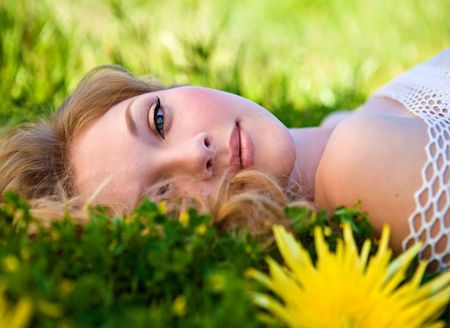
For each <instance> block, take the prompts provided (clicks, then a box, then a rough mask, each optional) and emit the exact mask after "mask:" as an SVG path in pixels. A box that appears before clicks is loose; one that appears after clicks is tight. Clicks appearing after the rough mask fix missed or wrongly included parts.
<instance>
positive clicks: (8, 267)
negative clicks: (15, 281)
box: [3, 255, 20, 272]
mask: <svg viewBox="0 0 450 328" xmlns="http://www.w3.org/2000/svg"><path fill="white" fill-rule="evenodd" d="M19 265H20V263H19V260H18V259H17V257H15V256H14V255H8V256H6V257H5V258H4V259H3V268H4V269H5V271H7V272H14V271H16V270H17V269H18V268H19Z"/></svg>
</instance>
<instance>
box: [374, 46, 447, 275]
mask: <svg viewBox="0 0 450 328" xmlns="http://www.w3.org/2000/svg"><path fill="white" fill-rule="evenodd" d="M375 95H376V96H383V97H388V98H392V99H395V100H397V101H399V102H400V103H401V104H403V106H404V107H405V108H406V109H408V110H409V111H410V112H411V113H413V114H414V115H416V116H418V117H420V118H422V119H423V120H424V121H425V123H426V124H427V126H428V136H429V140H428V143H427V145H426V146H425V151H426V155H427V159H426V162H425V164H424V166H423V167H422V171H421V176H422V185H421V187H420V188H419V189H418V190H417V191H416V192H415V193H414V200H415V204H416V208H415V210H414V211H413V213H411V215H410V216H409V218H408V223H409V228H410V234H409V236H408V237H407V238H406V239H405V240H403V242H402V247H403V250H405V249H407V248H409V247H410V246H411V245H412V244H413V243H414V242H417V241H419V240H422V241H423V242H424V248H423V250H422V252H421V255H420V257H421V258H426V259H428V260H429V261H430V264H431V268H433V269H436V270H438V271H445V270H447V269H448V268H449V267H450V158H449V154H450V113H449V111H450V48H448V49H447V50H446V51H444V52H443V53H441V54H440V55H438V56H437V57H435V58H433V59H432V60H430V61H428V62H426V63H424V64H421V65H418V66H416V67H414V68H412V69H410V70H409V71H407V72H405V73H403V74H402V75H400V76H399V77H397V78H396V79H394V80H393V81H391V82H390V83H388V84H387V85H385V86H383V87H382V88H381V89H380V90H378V91H377V92H376V93H375ZM438 245H439V248H442V249H441V252H438V250H437V248H438Z"/></svg>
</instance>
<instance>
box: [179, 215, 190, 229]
mask: <svg viewBox="0 0 450 328" xmlns="http://www.w3.org/2000/svg"><path fill="white" fill-rule="evenodd" d="M178 219H179V220H180V223H181V224H182V226H183V227H187V225H188V224H189V214H188V213H187V212H184V211H183V212H181V213H180V217H179V218H178Z"/></svg>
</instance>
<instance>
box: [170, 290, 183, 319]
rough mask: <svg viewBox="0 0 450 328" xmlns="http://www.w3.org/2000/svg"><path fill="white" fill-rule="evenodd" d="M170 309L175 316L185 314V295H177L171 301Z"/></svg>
mask: <svg viewBox="0 0 450 328" xmlns="http://www.w3.org/2000/svg"><path fill="white" fill-rule="evenodd" d="M172 310H173V312H174V313H175V314H176V315H177V316H179V317H182V316H184V315H185V314H186V297H184V296H183V295H179V296H177V298H175V301H173V304H172Z"/></svg>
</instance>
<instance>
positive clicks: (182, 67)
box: [0, 0, 450, 126]
mask: <svg viewBox="0 0 450 328" xmlns="http://www.w3.org/2000/svg"><path fill="white" fill-rule="evenodd" d="M449 12H450V3H449V1H448V0H432V1H423V0H396V1H393V0H346V1H332V0H285V1H261V0H248V1H230V0H216V1H206V0H181V1H169V0H167V1H152V0H129V1H117V0H109V1H107V0H105V1H88V0H78V1H73V0H72V1H70V0H58V1H50V0H39V1H38V0H3V1H0V79H1V84H0V99H1V100H0V124H1V125H2V126H7V125H11V124H15V123H17V122H23V121H28V120H35V119H36V118H37V117H40V116H42V115H48V114H49V113H50V112H52V111H53V110H54V109H55V108H57V107H58V106H59V105H60V104H61V103H62V101H63V100H64V98H65V97H66V96H67V95H68V94H69V93H70V91H72V90H73V89H74V88H75V86H76V84H77V83H78V81H79V80H80V78H81V77H82V76H83V75H84V74H85V73H86V72H87V71H88V70H89V69H91V68H93V67H94V66H96V65H100V64H105V63H114V64H120V65H123V66H124V67H126V68H127V69H129V70H131V71H132V72H133V73H134V74H137V75H145V76H152V77H155V78H157V79H160V80H162V81H163V82H167V83H173V82H176V83H188V84H197V85H204V86H208V87H213V88H218V89H223V90H227V91H231V92H234V93H238V94H240V95H243V96H245V97H248V98H251V99H252V100H254V101H256V102H258V103H260V104H262V105H263V106H265V107H266V108H268V109H270V110H272V111H273V112H274V113H275V114H276V115H278V116H279V117H280V119H281V120H282V121H284V122H285V123H286V124H287V125H289V126H309V125H316V124H318V123H319V122H320V120H321V118H323V117H324V116H325V115H326V114H327V113H329V112H331V111H333V110H335V109H349V108H355V107H357V106H358V105H359V104H361V103H362V102H363V101H364V100H365V99H366V98H367V97H368V96H369V95H370V93H371V92H373V91H374V90H376V89H377V88H378V87H380V86H381V85H382V84H383V83H385V82H387V81H389V80H390V79H391V78H392V77H394V76H396V75H397V74H399V73H400V72H402V71H404V70H405V69H407V68H409V67H411V66H413V65H415V64H417V63H419V62H421V61H423V60H426V59H428V58H429V57H431V56H433V55H434V54H436V53H437V52H439V51H441V50H443V49H444V48H446V47H448V46H449V45H450V20H449V19H448V13H449Z"/></svg>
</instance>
